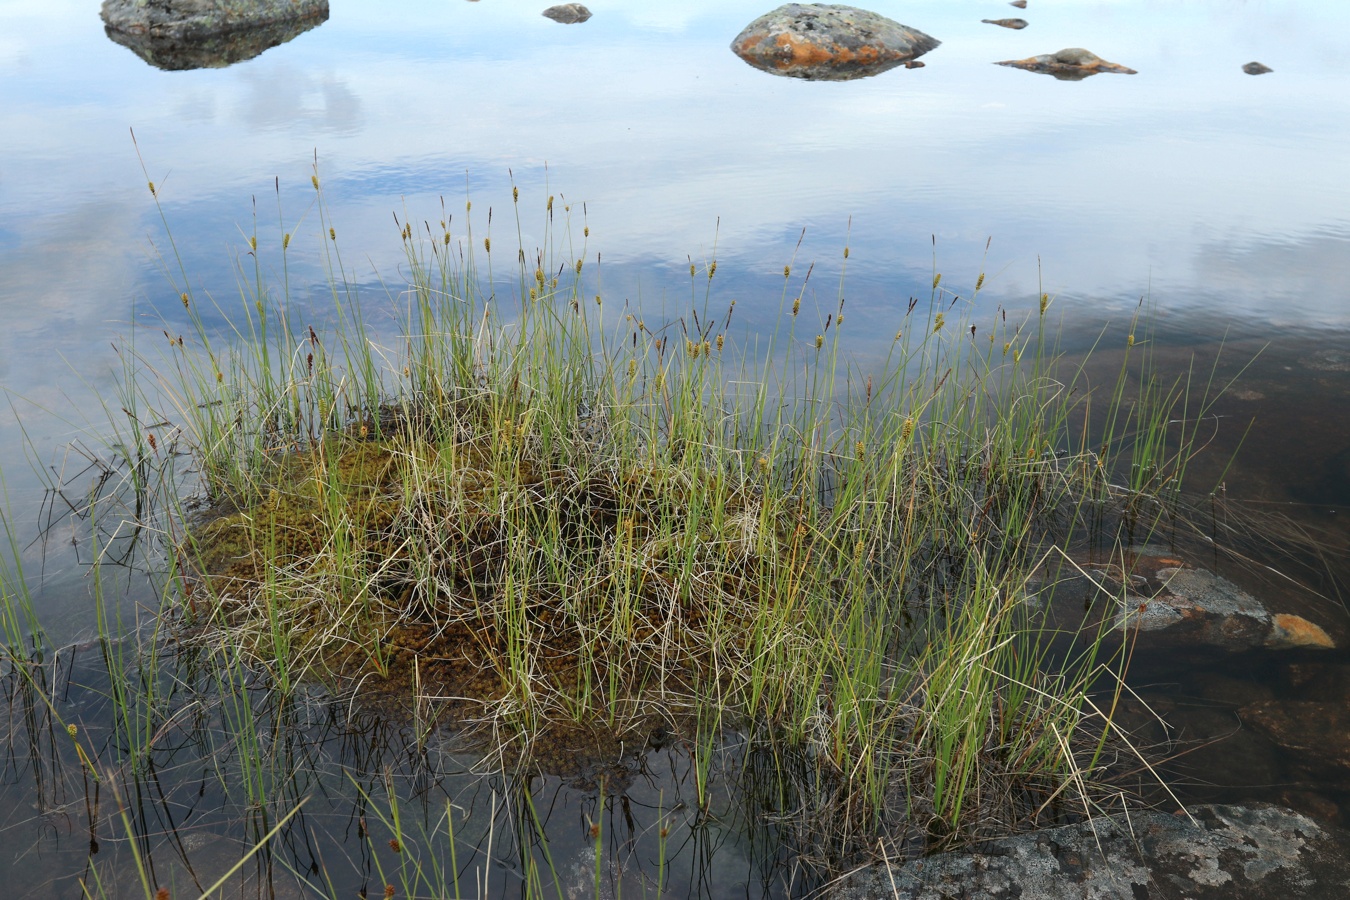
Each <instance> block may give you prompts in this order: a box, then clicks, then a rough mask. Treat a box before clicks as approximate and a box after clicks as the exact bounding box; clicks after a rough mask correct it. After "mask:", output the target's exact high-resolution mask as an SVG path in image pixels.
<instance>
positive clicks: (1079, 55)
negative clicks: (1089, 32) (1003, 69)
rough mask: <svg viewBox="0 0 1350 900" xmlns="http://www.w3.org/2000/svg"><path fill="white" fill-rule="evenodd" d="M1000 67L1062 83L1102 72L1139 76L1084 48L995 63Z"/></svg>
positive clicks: (1069, 48) (1072, 48)
mask: <svg viewBox="0 0 1350 900" xmlns="http://www.w3.org/2000/svg"><path fill="white" fill-rule="evenodd" d="M995 65H999V66H1011V67H1012V68H1014V69H1026V70H1027V71H1028V72H1042V73H1044V74H1046V75H1053V76H1054V77H1055V78H1058V79H1059V80H1060V81H1082V80H1083V79H1084V78H1090V77H1092V76H1093V75H1096V74H1098V73H1100V72H1116V73H1118V74H1121V75H1138V74H1139V73H1138V72H1136V71H1135V70H1134V69H1130V68H1127V67H1125V66H1122V65H1121V64H1120V63H1113V62H1107V61H1106V60H1104V59H1102V58H1101V57H1100V56H1098V55H1097V54H1095V53H1093V52H1091V51H1089V50H1084V49H1083V48H1082V47H1067V48H1065V49H1063V50H1060V51H1059V52H1058V53H1043V54H1041V55H1040V56H1029V57H1027V58H1026V59H1005V60H1003V61H1002V62H998V63H995Z"/></svg>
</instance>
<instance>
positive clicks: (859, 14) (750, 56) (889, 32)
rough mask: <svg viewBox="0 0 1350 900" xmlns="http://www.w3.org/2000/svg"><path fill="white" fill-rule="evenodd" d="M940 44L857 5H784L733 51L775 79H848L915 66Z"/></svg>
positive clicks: (741, 37) (754, 25)
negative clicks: (914, 62) (785, 77)
mask: <svg viewBox="0 0 1350 900" xmlns="http://www.w3.org/2000/svg"><path fill="white" fill-rule="evenodd" d="M939 43H941V42H940V41H938V40H937V39H936V38H933V37H930V36H929V35H926V34H924V33H923V32H922V31H918V30H917V29H914V28H910V27H908V26H905V25H901V24H900V23H899V22H895V21H892V20H891V19H888V18H886V17H885V16H882V15H878V14H877V13H874V12H868V11H867V10H864V9H858V8H857V7H853V6H843V5H838V4H823V3H814V4H805V3H787V4H784V5H783V6H780V7H778V8H777V9H775V10H774V11H773V12H770V13H767V14H765V15H762V16H760V17H759V18H758V19H755V20H754V21H753V22H751V23H750V24H749V25H747V26H745V28H744V29H743V30H742V31H741V33H740V34H738V35H736V39H735V40H734V41H732V42H731V49H732V51H733V52H734V53H735V54H736V55H737V56H739V57H740V58H741V59H743V60H745V61H746V62H747V63H749V64H750V65H752V66H754V67H755V68H756V69H760V70H761V71H764V72H771V73H773V74H775V75H786V76H788V77H790V78H802V79H806V80H808V81H849V80H851V79H854V78H865V77H867V76H869V75H876V74H879V73H881V72H885V71H886V70H888V69H893V68H895V67H896V66H902V65H905V64H906V63H910V62H913V61H914V60H915V59H916V58H917V57H919V56H922V55H923V54H925V53H927V52H928V51H929V50H932V49H933V48H934V47H936V46H938V44H939ZM912 68H913V67H912Z"/></svg>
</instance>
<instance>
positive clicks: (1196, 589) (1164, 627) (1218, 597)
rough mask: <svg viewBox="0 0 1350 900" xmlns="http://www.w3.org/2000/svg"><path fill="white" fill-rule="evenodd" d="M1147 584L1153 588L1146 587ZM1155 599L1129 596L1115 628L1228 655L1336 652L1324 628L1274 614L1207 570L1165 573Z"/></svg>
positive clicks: (1158, 578)
mask: <svg viewBox="0 0 1350 900" xmlns="http://www.w3.org/2000/svg"><path fill="white" fill-rule="evenodd" d="M1146 583H1147V582H1146ZM1151 583H1152V584H1153V585H1156V586H1157V591H1156V592H1154V593H1153V594H1152V596H1147V595H1145V596H1142V597H1141V596H1139V595H1128V594H1127V595H1126V599H1125V608H1124V609H1122V610H1121V611H1120V612H1119V613H1117V614H1116V617H1115V621H1114V622H1113V625H1114V627H1115V628H1116V629H1117V630H1119V631H1124V632H1140V631H1151V632H1161V631H1167V632H1169V636H1175V637H1181V636H1184V637H1185V638H1186V639H1187V640H1188V641H1190V642H1193V643H1200V644H1206V645H1209V646H1212V647H1220V648H1222V649H1224V650H1247V649H1251V648H1254V647H1267V648H1270V649H1274V650H1290V649H1294V648H1299V647H1301V648H1308V649H1318V650H1329V649H1332V648H1334V647H1335V643H1334V642H1333V641H1332V640H1331V637H1330V636H1329V635H1328V634H1327V633H1326V631H1325V630H1324V629H1322V628H1321V627H1320V626H1318V625H1315V624H1314V623H1312V622H1309V621H1308V620H1307V619H1305V618H1303V617H1302V616H1297V615H1294V614H1292V613H1272V612H1270V611H1269V610H1267V609H1266V608H1265V607H1264V606H1263V605H1262V604H1261V602H1260V601H1258V600H1257V599H1256V598H1255V597H1253V596H1252V595H1251V594H1249V593H1247V592H1246V591H1244V590H1242V589H1241V588H1239V587H1238V586H1237V585H1235V584H1233V583H1232V582H1231V581H1228V580H1227V579H1225V578H1221V577H1219V576H1218V575H1215V574H1213V573H1212V572H1206V571H1205V570H1204V569H1192V568H1180V567H1167V566H1164V567H1160V568H1157V569H1155V570H1154V571H1153V572H1152V573H1151Z"/></svg>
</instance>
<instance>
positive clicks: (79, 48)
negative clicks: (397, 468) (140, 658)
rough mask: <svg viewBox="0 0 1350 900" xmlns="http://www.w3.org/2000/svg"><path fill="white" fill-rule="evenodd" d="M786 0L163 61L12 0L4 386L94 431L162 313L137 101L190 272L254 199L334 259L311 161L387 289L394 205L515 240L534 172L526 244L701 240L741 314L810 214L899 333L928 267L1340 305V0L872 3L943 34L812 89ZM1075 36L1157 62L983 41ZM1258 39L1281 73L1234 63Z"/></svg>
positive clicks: (1287, 322) (398, 255) (362, 13)
mask: <svg viewBox="0 0 1350 900" xmlns="http://www.w3.org/2000/svg"><path fill="white" fill-rule="evenodd" d="M770 5H771V4H763V3H759V2H756V3H751V2H747V0H734V2H724V0H691V2H683V3H679V4H675V3H636V2H631V0H630V2H620V0H596V2H593V3H590V4H589V6H590V7H591V9H592V11H593V12H594V17H593V18H592V19H591V20H590V21H589V22H586V23H585V24H582V25H574V26H563V25H558V24H556V23H554V22H551V21H549V20H548V19H545V18H543V17H542V16H540V15H539V10H540V9H541V8H542V5H541V4H536V3H525V2H505V0H503V2H492V3H464V2H446V0H438V2H435V3H433V2H419V3H409V4H404V5H402V6H401V7H400V8H399V10H398V11H397V13H391V12H389V11H388V10H381V9H379V8H377V7H376V6H375V5H374V4H355V3H344V2H340V0H339V2H334V3H333V4H332V11H331V17H330V19H329V21H328V22H326V23H324V24H323V25H321V26H319V27H318V28H316V29H314V30H312V31H310V32H307V33H304V34H301V35H300V36H298V37H297V38H295V39H294V40H293V41H291V42H289V43H287V44H284V45H282V46H279V47H276V48H273V49H270V50H267V51H266V52H264V53H263V54H262V55H261V56H259V57H257V58H256V59H253V60H250V61H248V62H244V63H240V64H238V65H235V66H232V67H229V68H226V69H202V70H195V71H187V72H164V71H159V70H156V69H154V68H152V67H150V66H148V65H147V64H145V63H144V62H143V61H141V60H140V59H139V58H137V57H136V56H134V55H133V54H132V53H131V52H130V51H128V50H126V49H125V48H123V47H120V46H118V45H116V44H114V43H113V42H111V41H110V40H108V38H107V37H106V36H105V35H104V33H103V28H102V23H101V22H100V21H99V18H98V15H97V11H96V9H95V8H93V7H92V6H91V5H89V4H87V3H82V2H75V0H64V2H51V3H44V4H42V5H40V6H39V5H36V4H26V3H21V2H17V0H10V2H7V3H3V4H0V35H3V37H0V85H2V86H3V87H4V89H5V95H6V97H7V100H6V103H5V105H4V107H3V109H0V313H3V316H4V319H3V321H4V323H5V327H4V328H3V329H2V330H0V384H3V386H4V387H5V388H7V389H8V390H9V391H10V392H12V394H13V395H17V396H18V397H19V398H21V399H19V400H16V401H15V402H16V408H17V409H20V410H22V411H23V415H24V416H25V421H26V425H27V427H28V429H29V432H28V435H27V437H28V439H30V440H31V442H32V445H33V446H34V447H36V448H38V452H39V455H41V454H42V453H46V452H48V450H49V448H52V447H55V446H59V445H61V444H62V443H63V442H64V441H66V440H68V439H69V438H70V437H71V436H72V435H74V434H75V433H76V432H77V429H76V427H75V424H70V423H69V422H68V421H65V420H63V419H62V418H61V417H62V416H64V417H66V419H69V420H73V421H74V422H75V423H76V424H78V421H79V419H80V418H81V417H85V418H88V419H89V420H92V421H93V422H94V423H95V424H94V427H95V428H97V427H98V423H99V421H100V416H101V413H100V411H99V409H98V408H97V406H96V405H95V404H94V403H93V401H92V395H91V391H103V392H105V393H106V391H107V389H108V387H109V385H110V384H111V383H112V378H113V376H114V373H115V371H116V367H117V358H116V356H115V355H114V354H113V353H112V351H111V348H110V347H109V343H110V342H113V341H116V340H119V339H120V338H119V336H122V335H126V334H127V333H128V331H129V323H130V322H131V321H132V320H133V318H136V317H140V320H141V321H148V322H151V323H153V321H154V318H153V315H150V314H151V313H152V312H153V311H156V310H158V311H159V312H160V313H162V314H163V315H166V316H169V317H172V316H173V315H175V311H174V310H173V309H172V306H173V303H172V301H173V298H174V297H175V296H176V294H175V292H174V291H173V289H172V288H171V286H170V285H169V284H168V282H167V281H166V280H165V278H164V276H163V274H162V273H161V271H160V264H159V263H158V262H157V261H156V259H155V253H156V252H162V253H168V246H167V244H166V243H165V240H164V236H163V233H162V226H161V225H160V223H159V220H158V214H157V213H156V211H155V209H154V207H153V205H152V203H151V198H150V196H149V194H148V192H147V191H146V189H145V180H146V179H145V176H144V175H143V174H142V172H141V169H140V164H139V163H138V161H137V154H136V148H135V147H134V146H133V144H132V140H131V137H130V130H131V129H134V130H135V133H136V136H137V139H138V141H139V146H140V151H141V153H142V154H144V157H145V161H146V165H147V167H148V170H149V173H150V177H151V178H152V179H154V180H155V181H156V182H157V183H158V185H159V187H160V192H161V193H160V196H161V198H162V199H163V202H164V204H165V209H166V212H167V214H168V216H169V219H170V223H171V227H172V229H173V233H174V237H175V239H176V241H177V247H178V249H179V250H180V251H181V252H182V253H183V256H184V259H185V263H186V267H187V270H188V272H189V273H190V277H191V278H192V279H193V281H194V284H195V285H196V286H197V287H200V288H205V289H208V290H210V291H211V293H212V295H213V296H215V297H216V298H217V299H218V300H220V302H222V304H223V305H228V304H229V303H230V302H232V300H231V298H232V296H233V294H234V291H235V281H234V275H233V273H232V267H233V266H234V265H235V261H236V260H238V259H239V258H240V257H241V256H242V255H243V254H244V253H245V252H246V245H245V235H246V233H249V232H250V231H251V229H252V227H253V226H252V224H251V223H252V217H253V215H254V209H255V207H254V205H253V204H254V198H256V202H257V205H256V209H257V215H258V221H259V223H260V225H259V234H260V239H261V240H262V241H264V242H266V241H269V240H270V241H272V242H274V243H275V242H279V240H280V233H281V232H282V231H283V230H298V231H301V232H306V233H308V234H310V235H311V239H310V240H308V241H301V242H297V245H296V248H295V250H294V251H293V253H292V258H291V263H292V265H293V267H294V268H293V270H292V274H293V276H294V277H295V278H297V279H298V280H299V281H301V282H304V281H305V280H306V279H308V280H309V281H311V282H318V281H320V280H321V266H320V263H319V257H318V251H317V245H318V244H319V240H317V239H313V235H316V234H317V233H318V231H319V226H318V217H317V214H316V213H315V212H314V210H313V209H312V201H313V192H312V190H311V188H310V187H309V176H310V173H311V167H312V165H313V163H314V161H315V158H316V157H317V160H318V167H319V172H320V174H321V176H322V177H323V178H324V180H325V191H326V199H327V202H328V203H329V204H331V213H332V216H333V221H334V223H335V224H336V226H337V228H338V231H339V232H340V237H341V244H342V247H343V249H344V252H345V253H346V254H347V257H346V258H347V261H348V263H349V264H350V265H351V266H352V267H353V272H354V275H355V277H356V278H357V279H358V280H362V281H367V282H372V281H374V280H375V279H376V278H377V273H378V276H383V277H385V278H386V279H394V280H397V273H398V269H399V264H400V261H401V259H402V252H401V249H400V246H399V241H398V237H397V229H396V227H395V226H394V223H393V221H392V219H391V213H397V214H398V215H399V217H400V220H403V219H404V218H410V219H411V220H412V221H414V222H420V221H422V220H433V221H434V220H436V219H437V218H438V217H439V216H440V215H441V213H440V209H441V205H440V204H441V199H440V198H441V197H444V198H445V201H446V204H447V208H448V209H449V211H450V212H452V213H454V214H455V221H456V222H458V223H461V225H462V223H463V215H462V211H463V205H464V200H465V198H466V196H467V197H471V198H472V200H473V203H474V223H475V229H476V230H477V233H484V229H485V227H486V221H485V219H486V210H487V209H488V208H489V207H491V208H492V209H493V210H494V211H495V215H496V218H495V219H494V223H493V225H494V233H496V234H498V235H501V236H502V237H503V238H506V237H509V238H511V239H512V240H511V247H512V248H514V240H513V239H514V234H513V233H512V232H513V231H514V224H513V222H512V221H511V220H510V217H509V216H504V215H503V213H506V212H508V211H509V210H510V209H511V202H510V187H511V184H512V180H514V183H515V184H517V185H518V186H519V187H520V188H521V208H522V210H523V222H522V230H523V233H524V241H525V244H526V245H527V246H534V245H536V244H537V243H539V242H541V241H542V240H543V238H544V234H543V231H544V228H543V222H544V219H543V216H542V205H543V199H544V197H545V196H546V195H547V194H549V193H555V194H559V195H561V196H562V197H564V198H565V199H566V201H567V202H570V203H572V204H573V205H574V213H573V214H574V217H576V220H577V226H576V227H577V228H579V225H580V216H579V215H578V212H579V208H580V207H581V206H582V205H583V204H584V208H585V222H586V223H587V224H588V225H589V227H590V229H591V238H590V241H589V243H588V245H587V247H588V253H590V254H594V253H595V252H596V251H599V252H600V253H601V254H602V255H603V259H604V272H605V274H604V276H603V277H604V279H605V281H604V285H605V287H606V290H607V291H608V290H613V291H615V293H616V294H618V295H619V299H622V298H623V297H628V296H634V297H635V296H636V295H637V294H638V293H639V291H640V292H641V295H642V297H643V299H644V301H646V302H657V303H662V304H666V305H667V306H677V305H678V303H679V302H680V298H682V297H687V296H688V285H687V281H683V280H681V278H680V272H681V271H682V270H684V271H687V264H688V261H689V260H690V259H691V258H692V259H693V260H696V261H703V260H707V259H709V258H711V257H712V255H713V253H714V248H715V252H716V255H717V257H718V259H719V270H718V271H719V275H718V278H719V282H718V287H719V289H720V290H722V291H723V294H722V296H723V297H724V298H729V297H730V296H736V297H738V299H740V300H741V304H742V305H741V307H740V309H741V313H738V315H741V316H742V318H741V320H740V321H741V322H742V325H743V326H749V327H752V328H762V327H767V324H768V323H769V321H770V320H771V319H772V317H773V315H774V314H776V311H777V309H778V303H779V300H780V297H781V292H782V279H781V275H780V273H781V269H782V266H783V265H784V263H786V262H787V261H788V260H789V259H791V258H793V253H794V247H795V245H796V244H797V241H798V240H799V238H800V236H801V234H802V231H803V229H805V230H806V239H805V242H804V243H803V245H802V249H801V251H800V252H799V253H797V257H796V258H797V262H798V264H799V265H805V264H806V263H808V262H810V261H813V260H821V261H830V262H829V265H822V269H821V275H820V277H818V278H817V283H816V289H817V290H818V291H820V292H821V296H822V297H823V298H826V299H825V300H822V302H827V301H828V298H830V297H832V295H833V291H834V289H835V288H834V285H835V284H837V265H838V260H839V258H840V256H841V250H842V248H843V246H845V244H847V245H848V246H849V247H850V259H849V263H848V266H849V276H848V280H847V282H846V288H845V291H846V293H847V295H848V297H849V302H850V309H851V311H853V312H854V313H855V314H856V315H857V319H858V325H860V326H864V327H863V328H862V329H860V331H864V330H872V331H876V332H877V333H884V332H886V331H888V330H889V329H890V328H891V327H892V324H893V323H892V321H891V320H892V318H893V317H894V315H895V309H896V306H897V304H898V303H902V302H903V301H904V299H905V298H906V297H907V296H909V295H910V294H920V292H921V291H923V290H925V289H926V288H925V284H926V282H928V281H929V280H931V276H932V272H933V270H934V267H935V266H936V268H937V269H938V270H940V271H943V272H944V273H945V275H946V278H947V281H948V283H951V284H954V285H964V286H965V287H966V288H967V289H968V287H969V285H970V284H971V283H972V282H973V281H974V279H975V276H976V275H977V274H978V273H979V272H980V271H985V272H987V273H988V279H987V281H986V284H985V290H984V296H985V297H986V298H987V299H988V302H989V306H990V308H991V309H992V306H993V304H994V303H1003V304H1007V305H1012V306H1016V305H1019V304H1022V305H1025V304H1026V303H1027V302H1028V300H1029V298H1031V297H1034V296H1035V295H1036V294H1038V293H1039V291H1040V290H1042V289H1044V290H1046V291H1048V292H1050V293H1051V294H1053V295H1055V296H1056V297H1057V298H1058V300H1057V302H1058V303H1059V306H1058V307H1057V308H1058V309H1059V310H1060V311H1069V312H1070V314H1075V313H1073V311H1074V310H1079V311H1081V314H1082V315H1084V316H1087V317H1089V318H1092V317H1103V316H1116V317H1119V316H1123V315H1127V314H1128V313H1129V312H1130V311H1131V310H1133V308H1134V306H1135V304H1136V303H1137V301H1138V300H1139V298H1140V297H1141V296H1145V295H1147V296H1148V297H1149V298H1150V299H1151V300H1152V302H1154V303H1155V304H1156V305H1157V307H1158V308H1159V309H1160V310H1162V311H1164V312H1165V313H1167V314H1180V313H1184V314H1186V315H1187V316H1188V317H1191V318H1192V319H1194V318H1199V319H1205V318H1206V317H1208V320H1209V321H1212V322H1214V323H1215V327H1216V328H1222V327H1224V326H1225V325H1236V326H1238V327H1239V328H1248V329H1255V328H1258V327H1266V325H1267V323H1270V324H1271V325H1272V326H1278V327H1279V328H1280V329H1283V331H1282V332H1280V333H1293V332H1294V331H1297V330H1300V329H1305V328H1310V327H1311V328H1320V327H1334V328H1341V327H1344V326H1346V325H1350V262H1347V260H1350V179H1348V178H1346V177H1345V174H1344V173H1345V172H1346V171H1347V169H1348V168H1350V167H1348V166H1347V162H1350V160H1348V159H1347V154H1346V151H1345V149H1344V148H1345V145H1346V124H1345V123H1346V122H1347V121H1350V116H1347V115H1346V114H1347V112H1350V109H1348V107H1350V99H1347V95H1346V92H1345V90H1344V85H1345V77H1344V76H1345V74H1346V60H1345V55H1344V52H1343V46H1342V42H1341V40H1340V38H1339V36H1340V35H1343V34H1344V33H1345V32H1346V30H1347V26H1350V7H1342V6H1339V5H1333V4H1297V5H1296V4H1272V3H1256V2H1252V3H1239V4H1234V3H1231V2H1217V0H1213V2H1192V3H1176V2H1162V0H1152V2H1151V0H1133V2H1131V0H1118V2H1097V3H1091V4H1088V3H1082V2H1068V0H1062V2H1056V0H1037V2H1036V3H1035V4H1034V6H1033V7H1032V8H1029V9H1028V11H1027V12H1026V13H1019V15H1024V16H1025V17H1026V18H1027V19H1028V20H1029V21H1030V23H1031V24H1030V26H1029V27H1028V28H1026V29H1024V30H1022V31H1008V30H1006V29H1002V28H997V27H994V26H990V25H986V24H982V23H981V22H980V19H981V18H985V17H991V16H998V15H1003V14H1004V13H1003V12H1002V11H1001V10H1004V9H1005V8H1004V7H1003V5H1002V4H1001V3H991V4H983V5H982V4H967V3H961V4H953V3H949V2H914V3H898V2H897V3H883V4H880V5H876V6H874V7H873V8H875V9H876V10H877V11H879V12H881V13H883V14H886V15H890V16H892V17H894V18H896V19H898V20H900V21H902V22H904V23H905V24H907V25H912V26H914V27H917V28H920V29H922V30H924V31H926V32H928V33H930V34H932V35H934V36H935V37H937V38H939V39H940V40H942V41H943V43H942V45H941V46H940V47H938V48H937V49H936V50H934V51H932V52H930V53H929V54H927V55H926V56H925V62H926V67H925V68H923V69H918V70H913V71H910V70H904V69H900V70H893V71H890V72H887V73H884V74H882V75H881V76H878V77H876V78H870V79H863V80H860V81H853V82H847V83H819V82H802V81H797V80H793V79H784V78H776V77H773V76H770V75H767V74H764V73H761V72H758V71H756V70H754V69H752V68H750V67H749V66H747V65H746V64H745V63H743V62H742V61H741V60H739V59H738V58H736V57H735V56H734V55H733V54H732V53H731V52H730V50H729V49H728V44H729V42H730V40H731V38H732V37H734V36H735V35H736V34H737V32H739V31H740V29H741V28H742V27H743V26H744V25H745V24H746V23H747V22H748V21H750V20H751V19H753V18H754V17H755V16H757V15H759V14H761V13H762V12H764V11H765V10H766V9H767V8H768V6H770ZM1066 46H1084V47H1087V48H1089V49H1090V50H1093V51H1094V52H1097V53H1099V54H1100V55H1102V56H1103V57H1105V58H1107V59H1110V60H1113V61H1116V62H1120V63H1122V64H1125V65H1128V66H1130V67H1132V68H1134V69H1137V70H1138V72H1139V74H1138V75H1133V76H1123V75H1101V76H1098V77H1095V78H1092V79H1089V80H1087V81H1085V82H1081V83H1065V82H1059V81H1055V80H1054V79H1051V78H1048V77H1045V76H1040V75H1035V74H1031V73H1027V72H1021V71H1016V70H1011V69H1007V68H1003V67H999V66H995V65H992V63H993V62H995V61H997V60H1002V59H1013V58H1021V57H1025V56H1030V55H1033V54H1037V53H1045V52H1053V51H1055V50H1058V49H1060V48H1061V47H1066ZM1253 59H1259V60H1260V61H1262V62H1264V63H1266V64H1267V65H1270V66H1271V67H1272V68H1273V69H1274V70H1275V71H1274V73H1273V74H1270V75H1264V76H1260V77H1252V76H1248V75H1245V74H1243V73H1242V71H1241V66H1242V64H1243V63H1246V62H1248V61H1250V60H1253ZM508 172H509V173H511V174H510V175H508ZM274 184H275V185H277V186H278V187H279V190H280V198H279V199H280V204H279V205H280V208H281V210H280V212H278V209H277V208H278V198H277V197H276V196H275V195H274V193H273V189H274ZM278 219H280V221H278ZM457 233H462V229H461V230H459V231H457ZM991 238H992V243H991V245H990V250H989V251H988V254H987V258H986V254H985V249H984V248H985V246H986V242H987V241H989V240H990V239H991ZM934 240H935V241H936V248H935V247H934V243H933V241H934ZM151 241H153V242H154V245H155V248H156V249H152V248H151V246H150V242H151ZM830 266H834V267H835V268H834V269H833V271H830V270H829V267H830ZM827 272H828V274H826V273H827ZM831 279H834V280H833V281H831ZM958 289H960V288H958ZM920 295H924V294H920ZM1271 333H1272V334H1275V333H1276V332H1274V331H1272V332H1271ZM72 408H73V409H74V410H76V411H77V412H75V413H71V412H70V410H71V409H72ZM49 413H56V414H57V415H50V414H49ZM12 422H13V415H12V413H11V412H10V411H9V410H8V409H4V410H0V424H2V425H3V432H4V436H3V437H0V463H3V465H4V467H5V470H6V472H7V474H8V476H9V478H10V481H11V486H12V490H15V491H17V492H18V493H19V494H21V495H22V498H21V500H22V502H20V504H19V505H20V507H23V506H24V505H25V504H26V503H27V502H28V500H31V499H32V494H31V493H30V491H31V489H32V485H31V483H29V482H28V481H27V480H26V478H25V477H24V476H23V474H22V473H21V471H20V470H22V469H23V468H24V464H23V462H22V460H23V458H24V454H23V451H22V447H21V444H20V439H21V438H20V435H19V434H18V432H17V431H16V429H14V428H13V427H11V425H12Z"/></svg>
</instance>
